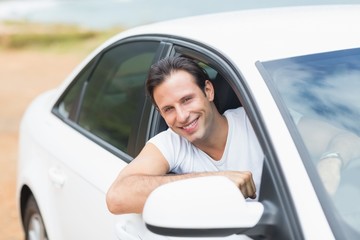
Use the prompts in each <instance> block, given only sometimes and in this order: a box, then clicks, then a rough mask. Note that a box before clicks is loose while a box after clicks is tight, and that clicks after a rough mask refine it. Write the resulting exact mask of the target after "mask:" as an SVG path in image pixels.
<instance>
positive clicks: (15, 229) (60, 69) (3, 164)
mask: <svg viewBox="0 0 360 240" xmlns="http://www.w3.org/2000/svg"><path fill="white" fill-rule="evenodd" d="M83 58H84V54H79V53H62V54H59V53H54V52H45V51H35V50H32V51H30V50H26V51H25V50H24V51H20V50H11V51H10V50H0V240H23V239H24V234H23V232H22V227H21V224H20V217H19V213H18V210H17V199H16V193H15V192H16V191H15V188H16V168H17V156H18V131H19V124H20V119H21V116H22V115H23V113H24V111H25V109H26V107H27V106H28V105H29V103H30V102H31V100H32V99H34V97H35V96H37V95H38V94H39V93H41V92H43V91H45V90H47V89H51V88H53V87H56V86H57V85H58V84H59V83H61V82H62V81H63V79H64V78H65V77H66V76H67V75H68V74H69V73H70V72H71V70H72V69H73V68H74V67H75V66H76V65H77V64H78V63H79V62H80V61H81V60H82V59H83Z"/></svg>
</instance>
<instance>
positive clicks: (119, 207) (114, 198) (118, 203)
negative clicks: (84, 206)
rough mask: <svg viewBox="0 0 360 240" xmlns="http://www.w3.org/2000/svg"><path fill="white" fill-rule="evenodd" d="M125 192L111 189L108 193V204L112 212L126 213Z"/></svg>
mask: <svg viewBox="0 0 360 240" xmlns="http://www.w3.org/2000/svg"><path fill="white" fill-rule="evenodd" d="M122 195H123V194H121V193H118V192H115V191H112V190H111V189H110V190H109V191H108V192H107V194H106V205H107V208H108V210H109V211H110V212H111V213H112V214H124V213H127V211H126V209H125V208H126V207H125V206H126V201H125V199H123V197H122Z"/></svg>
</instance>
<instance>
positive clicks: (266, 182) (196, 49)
mask: <svg viewBox="0 0 360 240" xmlns="http://www.w3.org/2000/svg"><path fill="white" fill-rule="evenodd" d="M173 43H174V44H173V47H172V51H171V53H170V54H171V55H173V56H186V57H190V58H192V59H194V60H195V61H197V62H198V64H199V65H201V66H202V67H203V68H204V69H205V71H207V74H208V75H209V77H210V78H211V79H210V80H211V81H212V83H213V85H214V87H215V100H214V102H215V105H216V106H217V108H218V110H219V112H221V113H222V112H224V111H225V110H226V109H231V108H236V107H239V106H242V107H244V108H245V110H246V112H247V114H248V115H249V116H251V117H250V120H251V123H252V124H253V127H254V129H255V130H256V131H257V134H258V138H260V137H264V136H262V134H261V133H259V131H262V130H261V129H260V128H262V127H263V126H259V124H260V122H261V119H259V115H257V114H258V113H256V111H257V110H256V106H255V105H254V103H253V101H252V100H251V95H249V92H247V91H246V89H245V88H246V86H245V85H244V80H243V79H241V77H240V74H239V73H238V72H236V71H234V69H233V68H232V67H230V66H229V64H228V61H227V60H226V59H225V58H224V57H223V56H221V55H220V54H219V53H217V54H215V53H214V52H212V51H211V49H210V48H204V47H200V46H199V45H196V44H194V43H189V42H186V41H183V40H173ZM154 113H155V115H157V114H158V113H156V112H155V111H154ZM153 118H154V119H155V121H154V123H153V128H154V129H155V130H153V131H150V133H151V132H153V134H156V133H157V132H159V131H161V130H163V129H164V128H166V126H165V124H164V123H163V120H162V119H161V117H160V116H154V117H153ZM264 141H267V140H265V139H262V140H261V142H262V143H263V144H264ZM268 151H271V150H268ZM259 201H260V202H262V203H264V204H265V207H266V211H267V214H269V215H268V216H267V217H266V218H267V219H265V221H267V222H266V224H260V225H259V226H257V227H255V228H254V229H251V230H250V231H247V232H245V231H244V235H247V236H249V237H253V238H255V239H257V238H265V239H266V238H268V237H270V236H272V237H273V238H274V239H302V236H303V235H302V231H301V226H300V223H299V220H298V217H297V213H296V210H295V208H294V206H293V202H292V199H291V196H290V193H289V191H288V188H287V185H286V183H285V182H284V179H283V176H282V173H281V172H280V171H279V167H278V165H277V160H276V159H275V158H274V156H273V155H272V154H270V153H267V154H266V155H265V160H264V167H263V174H262V179H261V189H260V198H259ZM189 214H190V213H189ZM190 215H191V214H190ZM174 218H175V219H176V216H174ZM239 218H241V216H239ZM164 229H165V228H164ZM192 230H193V229H191V230H190V232H191V231H192ZM165 231H166V229H165ZM164 234H165V235H166V234H167V233H164ZM189 234H191V233H189ZM183 235H184V236H186V235H187V232H186V231H185V229H184V232H183ZM237 237H238V236H231V237H229V239H238V238H237ZM184 239H196V238H188V237H184ZM240 239H241V238H240Z"/></svg>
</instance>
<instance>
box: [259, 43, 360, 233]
mask: <svg viewBox="0 0 360 240" xmlns="http://www.w3.org/2000/svg"><path fill="white" fill-rule="evenodd" d="M261 65H262V66H263V67H264V68H265V71H266V75H267V76H270V78H267V80H268V81H269V83H271V84H270V85H271V86H275V89H274V90H275V91H273V93H275V94H276V96H280V98H278V99H277V102H278V105H279V107H280V109H282V113H283V115H284V118H285V119H286V117H288V119H291V121H290V122H291V123H289V124H288V126H290V128H295V131H291V132H292V135H293V137H294V140H295V142H296V143H297V146H298V149H299V152H300V154H301V156H302V159H303V161H304V165H305V166H307V169H308V171H309V175H310V178H311V179H312V181H313V183H314V186H315V187H316V188H317V193H318V196H319V198H320V200H321V201H322V205H323V208H324V209H325V211H328V212H331V214H327V216H330V215H331V216H338V217H336V218H335V220H334V219H329V221H330V222H332V223H331V225H332V226H336V225H337V226H339V225H340V226H342V228H343V229H346V231H344V232H351V235H354V234H355V235H357V236H358V235H359V233H360V204H359V202H360V138H359V136H360V49H350V50H343V51H336V52H330V53H321V54H314V55H308V56H301V57H295V58H289V59H281V60H275V61H269V62H262V63H261ZM264 76H265V75H264ZM274 96H275V95H274ZM289 116H290V117H289ZM294 126H295V127H294ZM298 139H301V141H298ZM299 142H300V143H299ZM304 146H305V147H304ZM304 149H306V151H304ZM309 166H310V167H309ZM311 169H312V171H311ZM314 169H315V170H316V171H314ZM311 172H313V173H314V172H315V173H316V174H311ZM313 175H316V176H313ZM319 180H320V181H319ZM316 181H317V183H319V182H321V184H317V183H316ZM320 188H322V190H321V189H320ZM324 189H325V191H324ZM324 192H326V193H327V194H321V193H324ZM320 195H321V196H320ZM324 195H325V197H324ZM324 199H325V200H324ZM329 199H330V201H329ZM325 202H327V203H325ZM334 221H336V223H334ZM347 234H349V233H347Z"/></svg>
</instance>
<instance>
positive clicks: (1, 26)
mask: <svg viewBox="0 0 360 240" xmlns="http://www.w3.org/2000/svg"><path fill="white" fill-rule="evenodd" d="M121 30H122V29H120V28H114V29H105V30H103V31H100V30H99V31H95V30H91V29H83V28H79V27H76V26H67V25H56V24H52V25H49V24H34V23H27V22H4V23H0V31H1V32H2V33H1V35H0V46H1V48H2V49H36V50H46V51H47V50H55V51H64V52H66V51H71V50H73V49H79V48H81V49H84V50H85V51H86V50H90V49H92V48H94V47H96V46H98V45H99V44H100V43H102V42H103V41H104V40H105V39H107V38H109V37H110V36H112V35H114V34H116V33H118V32H120V31H121Z"/></svg>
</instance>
